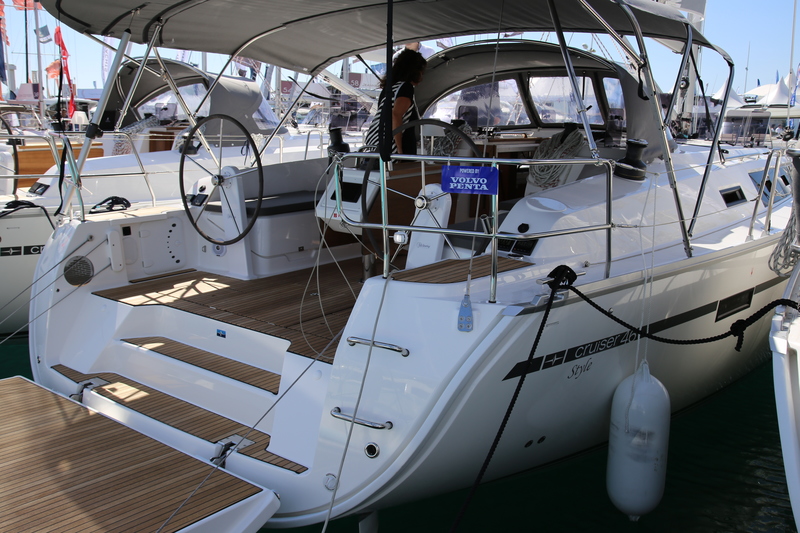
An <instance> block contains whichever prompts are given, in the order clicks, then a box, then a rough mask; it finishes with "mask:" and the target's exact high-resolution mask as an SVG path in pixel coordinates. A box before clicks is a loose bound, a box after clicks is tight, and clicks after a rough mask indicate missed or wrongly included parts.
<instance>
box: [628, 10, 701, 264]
mask: <svg viewBox="0 0 800 533" xmlns="http://www.w3.org/2000/svg"><path fill="white" fill-rule="evenodd" d="M619 7H620V9H622V11H623V12H624V13H625V14H626V15H627V17H628V20H629V21H630V23H631V26H632V27H633V30H634V33H635V34H636V42H637V44H638V45H639V50H641V58H642V61H643V63H642V65H641V67H639V72H640V76H641V74H642V73H644V76H645V78H646V80H645V81H646V83H645V84H644V85H646V86H647V88H648V89H649V94H648V95H647V96H648V97H649V98H650V101H651V102H652V105H653V109H654V111H655V116H654V118H655V117H658V119H659V120H660V121H661V128H660V129H661V143H662V146H663V151H664V167H666V170H667V178H668V179H669V185H670V188H671V189H672V197H673V199H674V201H675V210H676V211H677V214H678V222H679V224H678V226H679V227H680V230H681V238H682V239H683V249H684V251H685V252H686V257H692V244H691V242H690V240H689V233H688V231H687V230H686V219H685V218H684V215H683V207H682V206H681V197H680V194H679V193H678V180H677V178H676V177H675V166H674V165H673V164H672V153H671V152H670V151H669V138H668V137H667V127H666V124H665V123H664V119H663V115H662V113H661V106H660V103H659V99H658V95H657V94H656V91H655V87H656V82H655V80H654V79H653V72H652V70H650V61H649V60H648V58H647V47H646V46H645V43H644V35H643V34H642V28H641V27H640V26H639V21H638V20H636V16H635V15H634V14H633V12H632V11H631V8H630V7H628V5H626V4H625V3H620V4H619Z"/></svg>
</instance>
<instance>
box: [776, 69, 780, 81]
mask: <svg viewBox="0 0 800 533" xmlns="http://www.w3.org/2000/svg"><path fill="white" fill-rule="evenodd" d="M779 81H781V73H780V72H778V71H777V70H776V71H775V83H778V82H779Z"/></svg>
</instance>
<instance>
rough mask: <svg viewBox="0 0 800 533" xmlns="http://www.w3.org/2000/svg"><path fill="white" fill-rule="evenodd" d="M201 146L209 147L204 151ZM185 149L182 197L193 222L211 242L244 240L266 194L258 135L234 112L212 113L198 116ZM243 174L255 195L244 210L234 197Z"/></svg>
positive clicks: (245, 190)
mask: <svg viewBox="0 0 800 533" xmlns="http://www.w3.org/2000/svg"><path fill="white" fill-rule="evenodd" d="M197 141H199V143H198V142H197ZM201 146H202V147H204V148H205V149H206V152H200V151H199V149H200V147H201ZM180 151H181V158H180V167H179V169H178V176H179V182H180V191H181V201H182V202H183V209H184V211H185V212H186V216H187V217H188V218H189V222H190V223H191V224H192V226H193V227H194V229H195V230H196V231H197V233H199V234H200V236H201V237H203V238H204V239H205V240H207V241H208V242H211V243H214V244H219V245H228V244H233V243H235V242H239V241H240V240H242V239H243V238H244V237H245V235H247V234H248V233H249V232H250V230H251V229H252V228H253V225H254V224H255V223H256V219H257V218H258V212H259V210H260V209H261V199H262V197H263V195H264V169H263V168H262V167H261V157H260V155H259V153H258V148H257V146H256V143H255V141H254V140H253V138H252V136H251V135H250V134H249V133H248V131H247V130H246V129H245V127H244V126H243V125H242V124H241V123H240V122H239V121H238V120H236V119H235V118H233V117H231V116H228V115H222V114H216V115H209V116H207V117H204V118H202V119H200V120H198V121H197V123H196V124H195V125H194V127H193V128H192V129H191V130H190V131H189V133H188V134H187V135H186V138H185V140H184V143H183V146H182V147H181V149H180ZM240 169H243V170H240ZM237 179H238V180H241V182H242V183H241V187H240V189H239V190H241V191H242V192H243V194H244V195H245V198H246V197H251V198H252V199H251V200H247V201H246V202H245V207H244V214H242V210H241V208H240V206H239V205H232V204H233V203H234V202H232V199H231V198H230V196H231V195H232V194H231V188H232V187H233V186H235V185H236V183H235V180H237ZM204 182H205V183H204ZM209 186H210V187H211V189H210V190H209ZM256 191H257V192H256ZM248 192H249V194H248ZM234 197H235V198H238V196H235V195H234ZM226 216H227V217H230V219H231V220H230V223H227V222H226ZM226 226H227V227H228V231H226Z"/></svg>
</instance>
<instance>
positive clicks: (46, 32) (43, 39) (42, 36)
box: [33, 24, 53, 44]
mask: <svg viewBox="0 0 800 533" xmlns="http://www.w3.org/2000/svg"><path fill="white" fill-rule="evenodd" d="M33 31H34V33H36V38H37V39H39V42H40V43H42V44H46V43H49V42H50V41H52V40H53V38H52V37H50V28H48V27H47V24H45V25H44V26H42V27H41V28H38V29H35V30H33Z"/></svg>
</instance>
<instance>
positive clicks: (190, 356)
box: [122, 337, 281, 394]
mask: <svg viewBox="0 0 800 533" xmlns="http://www.w3.org/2000/svg"><path fill="white" fill-rule="evenodd" d="M122 341H123V342H127V343H128V344H132V345H134V346H139V347H140V348H144V349H146V350H150V351H153V352H156V353H159V354H161V355H164V356H166V357H171V358H173V359H177V360H178V361H182V362H184V363H187V364H190V365H193V366H196V367H199V368H202V369H205V370H208V371H209V372H214V373H215V374H219V375H221V376H225V377H226V378H229V379H233V380H236V381H239V382H242V383H246V384H248V385H251V386H253V387H257V388H259V389H262V390H265V391H268V392H271V393H272V394H278V389H279V387H280V384H281V376H280V375H278V374H275V373H274V372H269V371H268V370H264V369H261V368H257V367H254V366H251V365H248V364H246V363H241V362H239V361H234V360H233V359H228V358H227V357H222V356H220V355H217V354H213V353H211V352H207V351H205V350H202V349H200V348H195V347H194V346H189V345H188V344H183V343H182V342H178V341H176V340H172V339H168V338H166V337H138V338H130V339H122Z"/></svg>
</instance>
